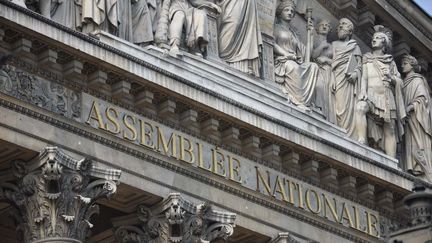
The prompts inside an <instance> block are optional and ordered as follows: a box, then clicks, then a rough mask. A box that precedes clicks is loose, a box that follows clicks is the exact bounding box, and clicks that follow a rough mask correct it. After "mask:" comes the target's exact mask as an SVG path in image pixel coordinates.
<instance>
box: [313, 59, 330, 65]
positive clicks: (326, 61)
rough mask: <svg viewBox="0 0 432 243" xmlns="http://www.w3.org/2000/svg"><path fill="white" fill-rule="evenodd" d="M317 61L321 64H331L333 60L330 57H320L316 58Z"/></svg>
mask: <svg viewBox="0 0 432 243" xmlns="http://www.w3.org/2000/svg"><path fill="white" fill-rule="evenodd" d="M316 62H317V63H318V64H320V65H322V64H325V65H331V63H332V60H331V59H330V58H328V57H318V58H317V59H316Z"/></svg>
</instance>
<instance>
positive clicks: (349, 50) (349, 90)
mask: <svg viewBox="0 0 432 243" xmlns="http://www.w3.org/2000/svg"><path fill="white" fill-rule="evenodd" d="M359 56H361V51H360V48H359V46H358V45H357V42H356V41H355V40H349V41H347V42H341V41H335V42H333V63H332V78H331V86H330V87H331V92H332V93H333V94H334V95H333V97H331V98H332V99H334V114H329V115H330V116H333V118H332V119H334V120H335V121H336V124H337V125H338V126H340V127H342V128H344V129H345V130H346V131H347V134H348V136H349V137H351V138H355V137H356V135H357V134H356V132H355V107H356V103H357V98H356V95H357V89H358V85H357V84H356V83H351V82H349V81H348V80H347V77H346V74H348V73H351V72H357V75H358V77H360V75H361V63H357V58H356V57H359Z"/></svg>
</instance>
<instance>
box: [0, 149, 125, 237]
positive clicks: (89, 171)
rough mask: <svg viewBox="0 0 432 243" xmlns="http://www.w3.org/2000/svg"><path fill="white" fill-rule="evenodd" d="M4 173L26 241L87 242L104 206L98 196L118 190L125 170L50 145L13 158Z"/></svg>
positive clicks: (4, 196)
mask: <svg viewBox="0 0 432 243" xmlns="http://www.w3.org/2000/svg"><path fill="white" fill-rule="evenodd" d="M11 166H12V169H11V171H10V172H9V173H7V174H4V175H0V183H1V184H0V201H4V202H7V203H9V204H10V205H11V206H12V208H13V210H12V216H13V217H14V219H15V223H16V225H17V234H18V239H19V240H20V241H22V242H31V243H36V242H37V243H41V242H71V243H72V242H75V243H79V242H84V240H85V237H86V235H87V232H88V230H89V229H90V228H91V227H92V226H93V225H92V224H91V223H90V221H89V220H90V217H91V216H92V215H94V214H95V213H98V212H99V208H98V206H97V205H96V204H95V202H96V200H98V199H99V198H102V197H109V196H111V195H113V194H114V193H115V192H116V190H117V181H118V179H119V177H120V174H121V171H119V170H114V169H102V168H98V167H95V166H94V165H93V164H92V161H91V160H88V159H86V158H84V159H81V160H76V159H74V158H72V157H70V156H69V155H67V154H65V153H64V152H63V151H61V150H59V149H58V148H57V147H47V148H45V149H44V150H43V151H41V152H40V154H39V155H38V156H37V157H36V158H34V159H32V160H31V161H28V162H26V161H22V160H15V161H12V162H11Z"/></svg>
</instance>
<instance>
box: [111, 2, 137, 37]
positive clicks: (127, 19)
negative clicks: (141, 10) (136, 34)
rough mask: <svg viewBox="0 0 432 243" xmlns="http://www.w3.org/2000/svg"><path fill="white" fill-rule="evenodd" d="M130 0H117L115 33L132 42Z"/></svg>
mask: <svg viewBox="0 0 432 243" xmlns="http://www.w3.org/2000/svg"><path fill="white" fill-rule="evenodd" d="M132 1H133V0H126V1H124V0H120V1H117V4H116V5H117V17H118V19H117V24H118V26H117V33H115V34H116V35H117V36H118V37H120V38H122V39H123V40H127V41H130V42H132V38H133V37H132Z"/></svg>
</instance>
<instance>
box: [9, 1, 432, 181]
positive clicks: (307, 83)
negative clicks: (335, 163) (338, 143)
mask: <svg viewBox="0 0 432 243" xmlns="http://www.w3.org/2000/svg"><path fill="white" fill-rule="evenodd" d="M12 2H15V3H17V4H19V5H21V6H23V7H26V5H25V3H24V1H23V0H12ZM35 2H38V4H36V5H37V6H33V8H34V9H35V10H37V11H39V12H40V13H41V14H42V15H44V16H45V17H47V18H50V19H52V20H54V21H57V22H59V23H61V24H63V25H65V26H67V27H69V28H72V29H75V30H78V31H82V32H84V33H92V32H93V31H95V30H102V31H106V32H109V33H111V34H114V35H117V36H118V37H120V38H123V39H125V40H127V41H130V42H132V43H135V44H137V45H140V46H147V45H153V44H154V45H158V46H160V47H162V48H167V49H169V53H170V54H172V55H173V56H178V55H181V53H182V52H183V51H185V50H187V51H188V52H190V53H193V54H196V55H198V56H205V54H206V49H207V44H208V43H209V30H208V18H209V17H208V16H209V15H213V16H216V18H217V26H218V31H217V32H218V50H219V57H220V58H221V59H222V60H224V61H225V62H226V63H227V64H228V65H230V66H232V67H233V68H235V69H238V70H240V71H242V72H244V73H248V74H250V75H253V76H256V77H260V76H261V75H260V72H261V71H260V70H261V68H262V67H261V66H262V64H263V63H262V59H261V48H262V36H261V31H260V25H259V20H258V11H257V3H256V0H214V1H208V0H130V1H127V0H124V1H119V0H71V1H51V0H39V1H35ZM27 7H29V6H27ZM295 14H296V4H295V2H294V0H280V1H278V4H277V6H276V18H275V21H274V35H273V37H274V46H273V50H274V72H275V73H274V74H275V82H276V84H277V85H278V86H279V87H280V89H281V90H282V92H283V93H284V94H285V95H286V96H287V99H288V100H289V102H290V103H291V104H293V105H295V106H297V107H299V108H301V109H303V110H305V111H310V110H319V111H320V112H321V113H322V116H323V117H325V119H326V120H328V121H329V122H331V123H334V124H336V125H337V126H339V127H342V128H343V129H345V130H346V132H347V135H348V136H349V137H351V138H352V139H355V140H357V141H358V142H360V143H362V144H367V145H369V146H371V147H373V148H376V149H379V150H382V151H384V152H385V153H386V154H387V155H389V156H391V157H394V158H395V157H396V155H397V144H398V143H400V144H402V145H403V146H402V147H403V148H404V149H403V151H402V156H401V157H403V158H404V161H405V169H406V170H407V171H409V172H410V173H412V174H414V175H417V176H422V177H427V178H428V179H430V178H429V177H432V107H431V106H432V105H431V91H430V88H429V86H428V83H427V81H426V79H425V78H424V76H422V75H421V74H419V71H420V70H419V63H418V61H417V60H416V58H415V57H413V56H409V55H407V56H405V57H404V58H403V60H402V74H403V75H401V74H400V73H399V71H398V68H397V66H396V63H395V61H394V60H393V56H392V55H391V54H390V53H391V47H392V38H393V37H392V32H391V31H390V30H389V29H388V28H385V27H384V26H375V32H374V35H373V38H372V43H371V51H370V52H367V53H364V54H363V53H362V52H361V50H360V47H359V45H358V43H357V42H356V40H354V39H352V36H353V33H354V24H353V23H352V22H351V21H350V20H349V19H347V18H342V19H340V20H339V25H338V26H337V37H338V40H336V41H333V42H332V43H330V42H329V41H328V35H329V33H330V31H331V29H332V27H331V24H330V21H328V20H320V21H318V23H317V25H316V29H315V35H314V36H313V37H314V38H311V37H310V35H308V38H307V41H306V43H305V41H303V40H302V39H301V38H300V35H299V34H298V32H297V30H296V29H295V28H294V26H292V24H291V21H292V20H293V18H294V16H295ZM309 17H310V16H309ZM309 17H308V18H307V20H306V22H307V27H306V29H307V31H308V34H309V32H310V31H311V30H313V29H314V27H313V22H312V19H311V18H309Z"/></svg>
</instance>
